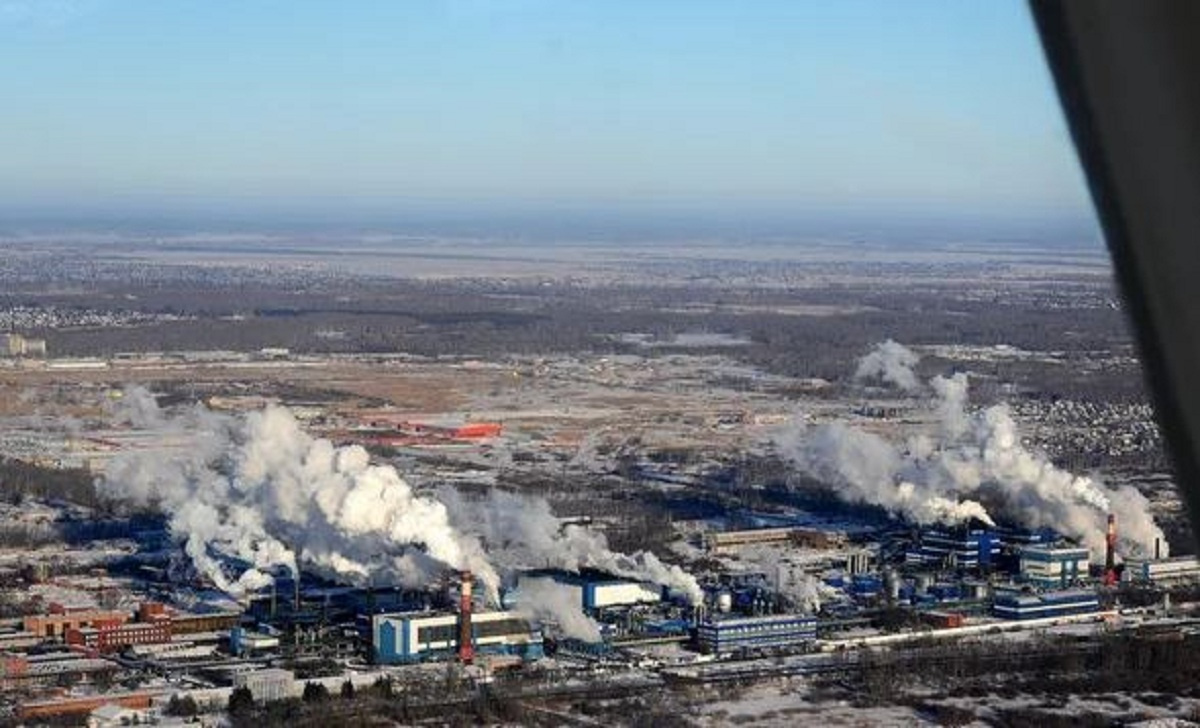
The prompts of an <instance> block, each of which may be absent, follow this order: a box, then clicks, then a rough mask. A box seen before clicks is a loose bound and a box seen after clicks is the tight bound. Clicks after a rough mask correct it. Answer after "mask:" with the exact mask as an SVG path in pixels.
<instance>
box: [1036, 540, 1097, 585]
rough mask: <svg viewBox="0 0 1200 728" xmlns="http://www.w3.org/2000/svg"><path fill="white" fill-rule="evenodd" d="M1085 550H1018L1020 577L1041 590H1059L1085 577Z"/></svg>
mask: <svg viewBox="0 0 1200 728" xmlns="http://www.w3.org/2000/svg"><path fill="white" fill-rule="evenodd" d="M1089 555H1090V554H1089V552H1088V550H1087V549H1086V548H1077V547H1054V546H1026V547H1025V548H1023V549H1021V576H1022V577H1023V578H1025V579H1026V580H1028V581H1029V582H1031V583H1033V584H1034V585H1035V586H1038V587H1041V588H1043V589H1061V588H1063V587H1068V586H1071V585H1072V584H1075V583H1077V582H1078V581H1079V580H1080V579H1083V578H1086V577H1087V575H1088V557H1089Z"/></svg>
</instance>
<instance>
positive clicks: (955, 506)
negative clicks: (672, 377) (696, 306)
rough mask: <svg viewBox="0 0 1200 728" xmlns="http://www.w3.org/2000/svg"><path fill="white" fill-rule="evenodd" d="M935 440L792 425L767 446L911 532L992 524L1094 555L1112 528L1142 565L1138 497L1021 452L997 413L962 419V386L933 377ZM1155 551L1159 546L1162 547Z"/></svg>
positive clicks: (1147, 519) (1002, 412) (1144, 535)
mask: <svg viewBox="0 0 1200 728" xmlns="http://www.w3.org/2000/svg"><path fill="white" fill-rule="evenodd" d="M930 387H931V388H932V390H933V392H934V399H933V402H932V406H933V414H934V415H935V418H936V420H937V424H938V432H937V433H936V435H935V436H933V437H928V436H918V437H914V438H912V439H911V440H909V441H908V442H907V443H904V444H903V445H899V444H896V443H892V442H889V441H888V440H885V439H884V438H882V437H880V436H878V435H875V434H872V433H868V432H864V431H861V430H857V429H854V428H851V427H849V426H847V425H845V424H842V423H836V422H835V423H831V424H825V425H821V426H817V427H806V426H805V425H804V424H803V423H802V422H799V421H797V423H796V424H793V425H791V426H790V427H789V428H787V429H785V430H784V431H783V432H782V433H781V434H780V436H779V437H777V438H776V446H777V448H778V450H779V452H780V454H781V455H783V456H784V457H785V458H786V459H788V460H789V461H790V462H792V463H793V464H794V465H795V467H796V468H797V470H799V471H800V472H802V473H804V474H806V475H808V476H810V477H812V478H815V479H817V480H820V481H821V482H824V483H827V484H829V485H831V486H833V487H834V488H835V489H836V490H837V493H838V494H839V495H840V496H841V497H842V498H843V499H845V500H849V501H855V502H864V503H871V504H874V505H878V506H881V507H883V508H885V509H887V510H888V511H890V512H892V513H895V514H898V515H902V516H904V517H905V518H908V519H910V520H912V521H915V522H917V523H921V524H930V523H948V524H953V523H961V522H964V521H967V520H968V519H971V518H974V519H978V520H980V521H982V522H984V523H988V524H992V523H994V520H993V516H992V514H991V513H989V512H988V511H987V509H986V508H985V507H984V505H983V504H984V503H989V504H993V508H994V509H995V511H996V515H1003V516H1004V517H1007V518H1008V519H1011V520H1013V521H1015V522H1016V523H1019V524H1021V525H1024V526H1026V527H1031V528H1038V527H1049V528H1052V529H1054V530H1056V531H1058V532H1059V533H1062V534H1064V535H1066V536H1069V537H1071V538H1074V539H1075V540H1077V541H1079V542H1080V543H1082V544H1084V545H1086V546H1088V547H1089V548H1090V549H1091V550H1092V553H1093V554H1094V555H1095V556H1099V555H1100V554H1103V552H1104V531H1105V520H1106V517H1107V514H1108V513H1110V512H1111V513H1114V514H1115V515H1116V518H1117V523H1118V530H1119V533H1120V538H1121V546H1122V550H1123V551H1124V552H1125V553H1126V554H1128V555H1131V556H1142V555H1146V554H1148V553H1149V552H1150V551H1151V550H1152V549H1153V544H1154V542H1155V539H1162V537H1163V534H1162V530H1161V529H1160V528H1159V527H1158V526H1157V525H1156V524H1155V523H1154V520H1153V519H1152V518H1151V516H1150V513H1149V504H1148V502H1147V500H1146V498H1145V497H1144V496H1142V495H1141V494H1140V493H1138V492H1137V490H1136V489H1134V488H1133V487H1131V486H1128V485H1125V486H1121V487H1119V488H1110V487H1107V486H1105V485H1104V484H1102V483H1100V482H1098V481H1096V480H1094V479H1092V478H1089V477H1086V476H1076V475H1073V474H1071V473H1069V472H1067V471H1065V470H1063V469H1061V468H1059V467H1057V466H1055V465H1054V464H1053V463H1052V462H1050V460H1049V459H1048V458H1047V457H1046V456H1045V455H1043V454H1041V453H1038V452H1035V451H1033V450H1030V449H1029V448H1027V447H1026V446H1025V445H1024V444H1023V443H1022V442H1021V438H1020V433H1019V432H1018V429H1017V425H1016V422H1015V421H1014V420H1013V418H1012V415H1011V413H1010V412H1009V409H1008V407H1007V406H1006V405H996V406H993V407H989V408H987V409H984V410H981V411H976V412H970V411H968V410H967V402H968V397H967V377H966V375H964V374H961V373H960V374H955V375H954V376H952V377H935V378H934V379H933V380H931V381H930ZM1163 543H1165V539H1164V540H1163Z"/></svg>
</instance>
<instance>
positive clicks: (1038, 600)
mask: <svg viewBox="0 0 1200 728" xmlns="http://www.w3.org/2000/svg"><path fill="white" fill-rule="evenodd" d="M1098 611H1100V600H1099V599H1098V598H1097V597H1096V595H1095V594H1094V593H1092V592H1089V591H1082V590H1073V591H1062V592H1050V593H1047V594H1017V593H1012V594H1004V595H998V596H997V597H996V601H995V604H994V605H993V606H992V613H993V614H994V615H995V616H997V617H1000V618H1001V619H1019V620H1023V619H1044V618H1047V617H1065V616H1068V615H1073V614H1090V613H1092V612H1098Z"/></svg>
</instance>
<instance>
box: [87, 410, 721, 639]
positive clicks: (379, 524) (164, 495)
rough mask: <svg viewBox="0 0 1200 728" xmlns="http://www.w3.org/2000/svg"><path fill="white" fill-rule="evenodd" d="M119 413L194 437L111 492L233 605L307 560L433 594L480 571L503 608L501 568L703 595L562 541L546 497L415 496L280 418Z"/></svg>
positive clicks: (646, 560)
mask: <svg viewBox="0 0 1200 728" xmlns="http://www.w3.org/2000/svg"><path fill="white" fill-rule="evenodd" d="M121 410H122V411H121V414H122V416H124V417H125V418H126V419H127V420H128V421H130V422H131V423H132V424H134V425H135V426H138V427H141V428H146V429H150V430H154V431H156V432H158V433H160V434H162V435H164V436H165V437H168V438H171V437H173V438H187V439H188V442H189V445H190V447H188V448H187V449H185V450H181V451H179V452H169V453H163V452H150V451H137V452H129V453H124V454H121V455H119V456H117V457H115V458H114V459H113V460H112V461H111V462H110V464H109V467H108V469H107V472H106V474H105V476H104V479H103V482H102V483H101V484H99V485H100V489H101V492H102V493H104V494H105V495H106V496H108V497H110V498H114V499H119V500H123V501H128V502H131V503H133V504H136V505H151V504H157V505H158V506H159V507H161V509H162V510H163V511H164V512H165V513H167V514H168V517H169V526H170V529H171V532H172V534H173V535H174V536H175V537H176V538H178V539H179V540H180V541H182V543H183V546H184V550H185V551H186V553H187V554H188V556H189V557H190V558H191V560H192V563H193V564H194V565H195V567H196V569H197V570H198V571H199V572H201V573H202V574H204V575H205V576H207V577H208V578H209V579H211V580H212V582H213V583H214V584H215V585H216V586H217V587H218V588H220V589H221V590H223V591H226V592H229V593H231V594H234V595H241V594H244V593H245V592H247V591H253V590H255V589H257V588H260V587H262V586H265V585H267V584H269V583H270V581H271V576H270V573H269V572H270V571H271V570H273V569H278V568H281V567H284V568H287V569H290V570H291V571H292V572H295V571H296V569H297V566H298V563H300V562H303V563H305V564H307V565H309V566H311V567H314V568H315V569H316V570H319V571H323V572H325V573H328V574H331V575H338V576H341V577H342V578H345V579H347V580H349V581H359V582H361V581H365V580H366V579H368V578H371V577H381V578H389V579H394V580H396V581H398V582H400V583H402V584H406V585H409V586H424V585H425V584H428V583H429V582H430V580H431V579H433V578H436V576H437V575H438V574H439V573H440V572H442V571H444V570H445V569H446V568H447V567H449V568H453V569H469V570H471V571H472V572H473V573H474V574H475V575H476V578H477V580H478V581H479V583H480V584H482V585H483V587H484V589H485V591H486V593H487V597H488V599H489V601H491V602H492V603H496V602H498V593H499V586H500V575H501V572H502V571H510V570H513V569H515V568H518V567H521V566H526V565H540V566H545V565H546V564H548V563H549V564H552V565H554V566H559V567H561V568H565V569H572V570H577V569H579V568H582V567H595V568H600V569H605V570H607V571H611V572H612V573H615V574H618V575H622V576H628V577H633V578H638V579H642V580H646V581H654V582H656V583H660V584H665V585H667V586H671V587H674V588H677V589H682V590H683V591H684V592H685V593H687V594H688V596H689V598H692V599H696V598H698V596H697V595H699V594H700V589H699V587H698V586H697V585H696V582H695V579H693V578H692V577H691V576H689V575H688V574H686V573H684V572H683V571H682V570H680V569H679V568H678V567H675V566H668V565H666V564H663V563H662V562H661V561H659V560H658V559H657V558H656V557H655V556H654V555H653V554H650V553H639V554H634V555H632V556H627V555H623V554H617V553H614V552H612V551H611V550H609V549H608V546H607V542H606V541H605V539H604V537H603V535H602V534H596V533H592V532H590V531H587V530H586V529H581V528H575V527H568V528H566V529H562V530H560V528H559V521H558V519H556V518H555V517H554V515H553V513H552V512H551V510H550V507H549V505H548V504H547V503H546V502H545V501H544V500H541V499H533V498H524V497H520V496H515V495H511V494H505V493H500V492H493V493H491V494H490V495H488V496H487V497H486V498H483V499H475V500H472V499H468V498H466V497H463V496H462V495H461V494H459V493H458V492H457V491H455V490H453V489H449V488H443V489H442V490H440V491H439V492H438V493H437V494H436V495H432V494H428V495H427V494H422V493H418V492H416V491H415V490H414V489H413V488H412V487H411V486H410V485H409V484H408V483H407V482H405V480H404V479H403V478H402V477H400V475H399V473H397V472H396V470H395V469H394V468H392V467H391V466H387V465H372V464H371V463H370V458H369V456H368V454H367V452H366V450H364V449H363V448H361V447H358V446H349V447H337V446H335V445H334V444H333V443H331V442H330V441H328V440H324V439H320V438H314V437H312V436H310V435H308V434H307V433H305V432H304V431H303V430H302V429H301V427H300V425H299V423H298V422H297V421H296V419H295V418H294V417H293V416H292V414H291V413H290V412H289V411H288V410H287V409H285V408H282V407H268V408H266V409H264V410H262V411H259V412H253V413H250V414H248V415H245V416H243V417H234V416H231V415H224V414H217V413H214V412H211V411H209V410H207V409H205V408H204V407H201V406H196V407H193V408H191V409H187V410H184V411H173V412H169V413H168V412H165V411H163V410H161V409H159V407H158V405H157V403H156V402H155V400H154V397H153V396H152V395H151V394H150V393H149V392H147V391H146V390H144V389H140V388H131V389H129V390H128V391H127V392H126V394H125V396H124V397H123V399H122V404H121ZM485 549H486V550H485ZM230 558H233V559H236V560H239V561H241V562H243V564H244V567H243V568H242V569H241V571H240V573H239V574H238V575H237V576H236V577H231V576H229V575H228V574H227V572H226V569H227V568H229V564H228V562H229V560H230ZM574 611H575V612H578V611H579V605H574ZM574 616H575V615H565V614H564V615H560V620H561V619H567V618H574ZM578 616H582V615H578Z"/></svg>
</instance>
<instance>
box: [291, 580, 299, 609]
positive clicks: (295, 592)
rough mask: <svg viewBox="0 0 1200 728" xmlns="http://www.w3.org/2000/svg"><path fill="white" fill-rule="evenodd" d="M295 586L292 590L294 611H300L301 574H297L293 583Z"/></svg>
mask: <svg viewBox="0 0 1200 728" xmlns="http://www.w3.org/2000/svg"><path fill="white" fill-rule="evenodd" d="M292 583H293V584H294V585H295V586H294V587H293V589H292V611H294V612H299V611H300V572H299V571H297V572H296V578H295V579H294V580H293V582H292Z"/></svg>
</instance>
